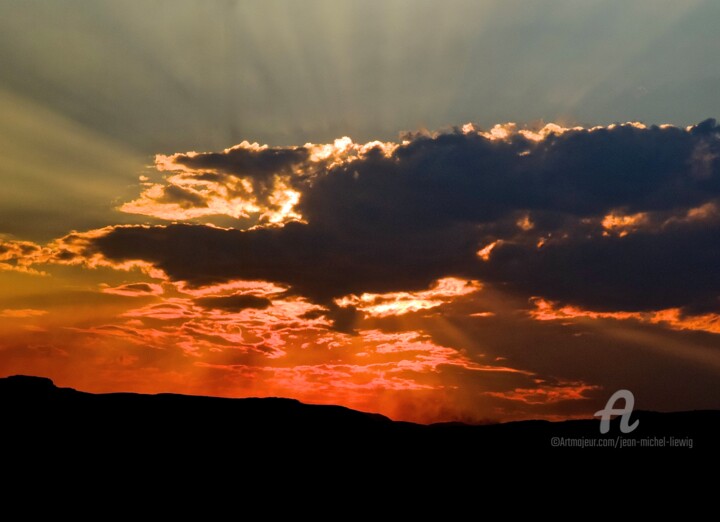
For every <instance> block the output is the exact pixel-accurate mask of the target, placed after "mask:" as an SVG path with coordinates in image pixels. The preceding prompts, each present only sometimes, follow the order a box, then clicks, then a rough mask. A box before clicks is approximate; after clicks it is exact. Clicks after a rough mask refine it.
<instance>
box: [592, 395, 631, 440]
mask: <svg viewBox="0 0 720 522" xmlns="http://www.w3.org/2000/svg"><path fill="white" fill-rule="evenodd" d="M618 399H624V400H625V407H624V408H622V409H615V408H614V407H613V406H615V403H616V402H617V401H618ZM634 406H635V397H634V396H633V394H632V392H631V391H630V390H618V391H616V392H615V393H613V394H612V397H610V398H609V399H608V401H607V404H606V405H605V409H604V410H600V411H596V412H595V415H593V416H594V417H600V433H607V432H608V431H610V418H611V417H612V416H613V415H622V418H621V419H620V431H622V432H623V433H630V432H631V431H633V430H634V429H635V428H637V427H638V424H640V420H636V421H635V422H633V423H632V425H629V424H628V423H629V422H630V414H631V413H632V411H633V407H634Z"/></svg>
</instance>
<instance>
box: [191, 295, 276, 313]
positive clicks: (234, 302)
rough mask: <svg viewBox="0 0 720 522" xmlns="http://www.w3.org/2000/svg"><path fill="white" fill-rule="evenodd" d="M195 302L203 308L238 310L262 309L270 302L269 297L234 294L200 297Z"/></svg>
mask: <svg viewBox="0 0 720 522" xmlns="http://www.w3.org/2000/svg"><path fill="white" fill-rule="evenodd" d="M195 302H196V303H197V304H199V305H200V306H203V307H205V308H215V309H219V310H227V311H229V312H239V311H240V310H244V309H246V308H257V309H259V310H263V309H265V308H267V307H268V306H270V305H271V304H272V301H270V299H267V298H265V297H258V296H255V295H246V294H235V295H228V296H219V297H200V298H198V299H195Z"/></svg>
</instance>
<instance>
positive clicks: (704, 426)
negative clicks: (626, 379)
mask: <svg viewBox="0 0 720 522" xmlns="http://www.w3.org/2000/svg"><path fill="white" fill-rule="evenodd" d="M0 409H1V411H2V434H1V435H0V437H2V440H3V442H4V446H3V447H4V448H5V450H6V451H9V452H10V453H12V451H13V450H16V451H17V452H19V453H18V454H19V455H23V454H27V455H30V454H32V455H37V454H43V455H46V456H47V455H65V457H66V458H68V459H72V458H73V455H82V456H83V457H87V456H88V455H90V454H93V455H96V457H97V458H98V459H100V460H102V459H107V458H109V457H110V458H114V459H116V460H122V459H123V458H125V457H133V458H138V455H143V456H145V458H150V457H152V458H163V457H168V458H175V459H177V458H185V459H188V458H189V459H210V460H213V461H215V462H225V463H234V464H237V463H240V462H243V461H245V460H247V459H251V460H253V461H257V459H258V458H259V459H263V458H267V459H269V460H273V459H276V458H278V456H280V455H286V456H287V455H292V456H294V457H298V456H300V457H304V458H310V459H314V458H318V459H324V460H326V461H327V460H328V459H330V460H334V461H336V463H342V462H343V459H358V458H359V457H361V456H365V457H371V458H372V457H375V458H378V457H381V456H382V457H383V458H384V457H391V458H393V459H405V460H407V459H413V458H418V459H425V460H428V459H429V461H430V462H432V460H433V459H435V460H436V461H440V460H442V461H444V462H447V461H454V462H470V461H473V460H474V461H479V460H480V459H481V458H482V457H483V456H487V455H488V454H496V452H513V453H521V452H528V451H530V452H539V451H542V452H546V453H547V452H550V453H553V452H563V453H567V452H569V451H570V452H575V453H578V454H579V453H583V452H589V451H593V452H595V451H597V450H598V449H600V450H602V451H605V452H608V451H611V452H621V451H628V450H633V451H637V450H641V451H647V452H657V451H663V452H665V451H667V450H672V451H675V452H682V453H686V454H688V452H692V453H695V452H698V451H702V452H706V451H712V452H717V451H718V450H717V448H718V446H720V411H691V412H678V413H656V412H645V411H636V412H633V414H632V421H634V420H635V419H639V421H640V424H639V426H638V428H637V429H636V430H635V431H633V432H632V433H630V434H622V433H621V432H620V430H619V419H615V420H613V421H612V425H611V429H610V432H609V433H608V434H607V435H601V434H600V431H599V424H600V423H599V420H597V419H587V420H571V421H564V422H548V421H523V422H510V423H505V424H493V425H481V426H472V425H466V424H460V423H444V424H433V425H421V424H413V423H408V422H397V421H392V420H390V419H388V418H387V417H384V416H382V415H377V414H370V413H363V412H359V411H355V410H352V409H349V408H344V407H341V406H323V405H308V404H303V403H301V402H299V401H296V400H293V399H278V398H263V399H258V398H249V399H225V398H213V397H197V396H187V395H174V394H158V395H142V394H133V393H109V394H91V393H83V392H79V391H76V390H73V389H70V388H58V387H56V386H55V385H54V384H53V382H52V381H51V380H50V379H45V378H41V377H26V376H13V377H7V378H2V379H0ZM610 440H611V441H612V442H611V443H610V442H607V441H610ZM600 441H602V442H600ZM599 444H603V445H605V444H611V445H614V446H618V445H622V446H623V447H621V448H620V447H613V448H606V447H603V448H597V447H595V448H593V447H589V446H592V445H595V446H597V445H599ZM689 445H692V448H689V447H688V446H689ZM581 446H584V447H581ZM628 446H630V447H628ZM23 452H25V453H23ZM616 455H619V454H616ZM16 456H17V455H16Z"/></svg>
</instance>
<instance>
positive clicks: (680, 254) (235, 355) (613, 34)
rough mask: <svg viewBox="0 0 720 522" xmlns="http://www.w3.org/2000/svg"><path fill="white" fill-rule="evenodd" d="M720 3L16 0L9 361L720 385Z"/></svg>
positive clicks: (499, 401)
mask: <svg viewBox="0 0 720 522" xmlns="http://www.w3.org/2000/svg"><path fill="white" fill-rule="evenodd" d="M718 22H720V2H717V1H715V0H704V1H703V0H684V1H683V2H678V1H670V0H622V1H621V0H585V1H582V2H580V1H575V0H538V1H532V2H531V1H525V0H523V1H520V0H498V1H490V0H446V1H443V2H438V1H436V0H432V1H430V0H382V1H381V0H306V1H302V2H300V1H295V0H239V1H235V0H222V1H221V0H216V1H207V0H149V1H148V0H143V1H139V0H122V1H119V0H118V1H110V0H62V1H58V0H2V1H1V2H0V71H2V72H1V73H0V179H1V180H2V186H3V188H2V191H0V376H6V375H13V374H18V373H21V374H30V375H40V376H46V377H50V378H52V379H53V380H54V381H55V383H56V384H58V385H59V386H70V387H74V388H77V389H80V390H84V391H92V392H112V391H137V392H146V393H156V392H176V393H189V394H202V395H218V396H228V397H247V396H284V397H292V398H297V399H300V400H303V401H306V402H312V403H334V404H342V405H346V406H350V407H353V408H357V409H362V410H366V411H373V412H379V413H383V414H385V415H388V416H389V417H391V418H393V419H401V420H411V421H418V422H436V421H450V420H460V421H467V422H487V421H507V420H514V419H527V418H547V419H562V418H569V417H589V416H591V415H592V414H593V412H595V411H596V410H598V409H600V408H601V407H602V406H604V404H605V402H606V400H607V398H608V397H609V396H610V395H611V394H612V393H613V392H614V391H615V390H618V389H621V388H626V389H629V390H631V391H632V392H633V393H634V395H635V400H636V403H635V406H636V408H639V409H646V410H648V409H649V410H663V411H673V410H689V409H707V408H720V268H719V267H720V126H718V125H717V123H716V122H715V121H714V120H713V119H712V118H714V117H717V116H718V113H719V112H720V111H719V109H720V88H718V85H720V83H719V82H720V38H718V36H717V25H718Z"/></svg>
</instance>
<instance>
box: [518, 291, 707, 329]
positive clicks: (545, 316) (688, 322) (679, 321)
mask: <svg viewBox="0 0 720 522" xmlns="http://www.w3.org/2000/svg"><path fill="white" fill-rule="evenodd" d="M531 302H532V304H533V305H534V306H535V308H534V309H533V310H531V311H530V316H531V317H532V318H533V319H536V320H538V321H558V320H570V319H615V320H619V321H624V320H628V319H631V320H635V321H640V322H645V323H649V324H660V325H665V326H667V327H669V328H672V329H674V330H697V331H702V332H708V333H715V334H720V314H715V313H707V314H699V315H687V314H683V312H682V311H681V310H680V309H679V308H668V309H664V310H658V311H653V312H622V311H618V312H596V311H591V310H583V309H582V308H579V307H576V306H569V305H564V306H561V305H558V304H557V303H553V302H551V301H547V300H545V299H542V298H537V297H536V298H533V299H531Z"/></svg>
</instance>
